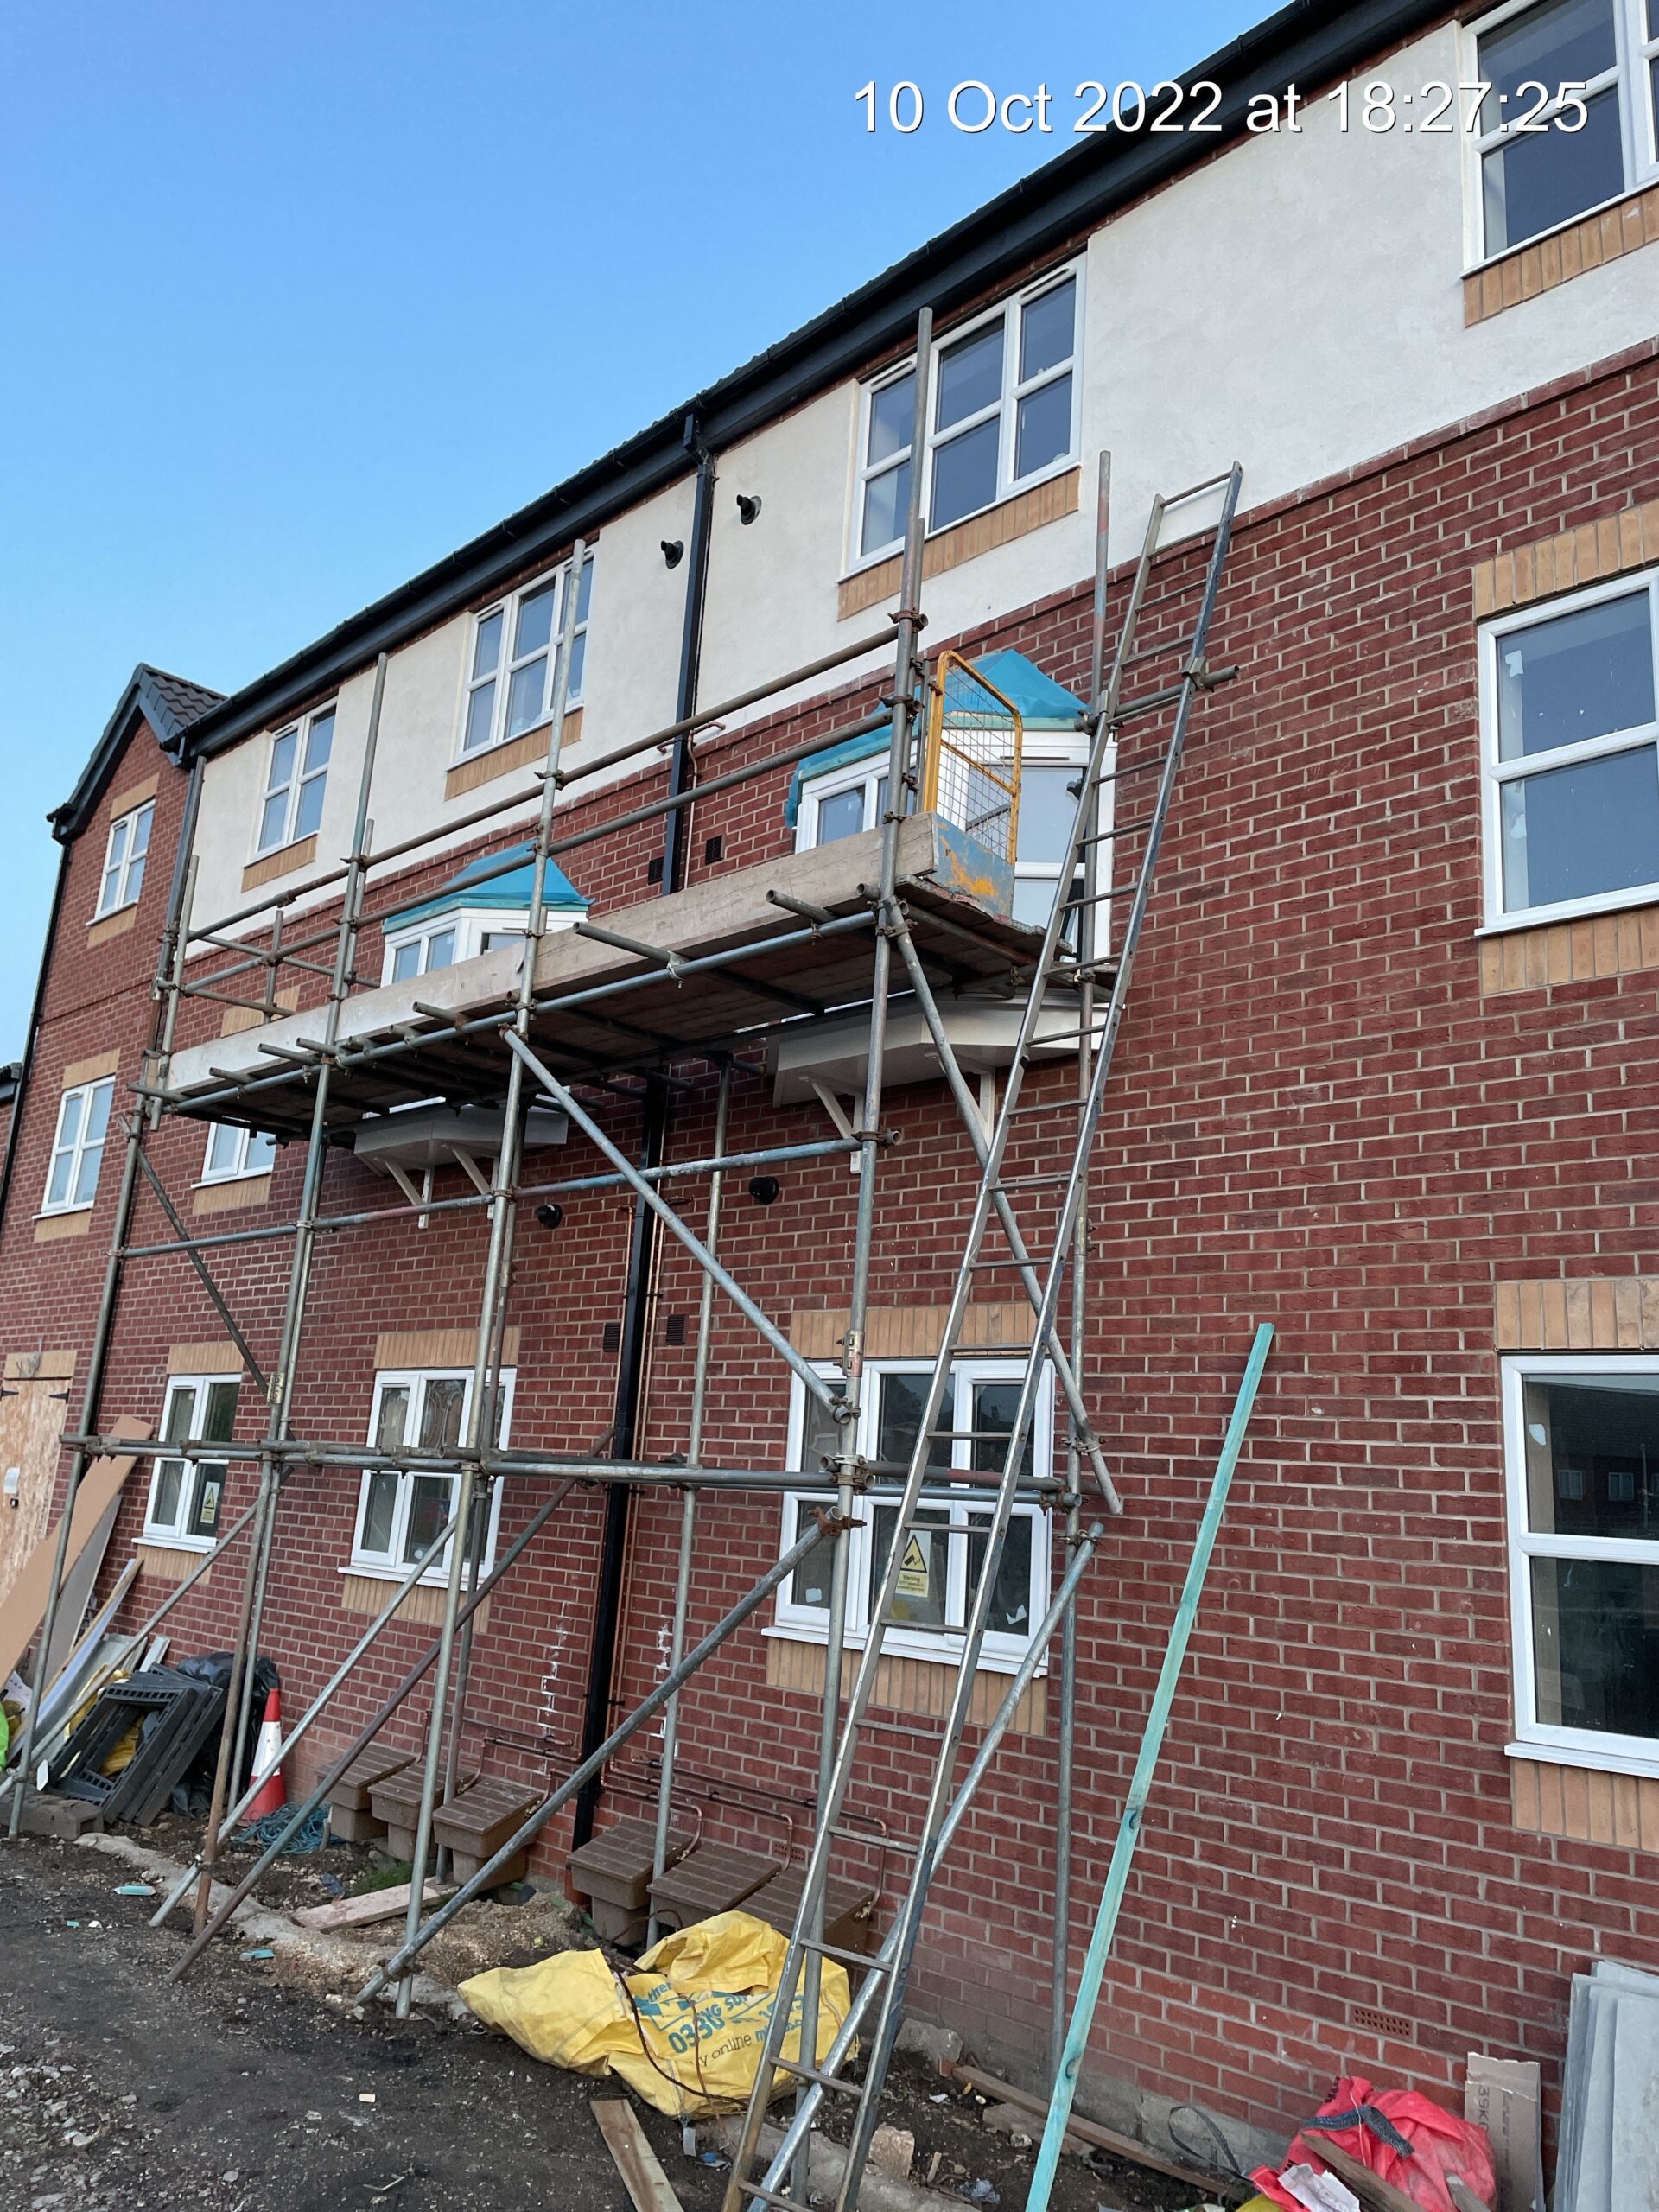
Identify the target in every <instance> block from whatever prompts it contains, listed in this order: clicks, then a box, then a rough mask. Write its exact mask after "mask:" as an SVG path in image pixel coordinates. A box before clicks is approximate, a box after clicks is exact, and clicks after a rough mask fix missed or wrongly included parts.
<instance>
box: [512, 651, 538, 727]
mask: <svg viewBox="0 0 1659 2212" xmlns="http://www.w3.org/2000/svg"><path fill="white" fill-rule="evenodd" d="M546 690H547V663H546V661H545V659H543V660H532V661H527V662H526V663H525V664H524V667H523V668H515V669H514V671H512V680H511V681H510V682H509V683H508V685H507V727H506V731H505V734H506V735H507V736H508V737H517V736H518V733H519V732H520V730H526V729H531V728H534V726H535V725H536V723H537V722H538V721H540V720H541V719H542V698H543V694H544V692H545V691H546Z"/></svg>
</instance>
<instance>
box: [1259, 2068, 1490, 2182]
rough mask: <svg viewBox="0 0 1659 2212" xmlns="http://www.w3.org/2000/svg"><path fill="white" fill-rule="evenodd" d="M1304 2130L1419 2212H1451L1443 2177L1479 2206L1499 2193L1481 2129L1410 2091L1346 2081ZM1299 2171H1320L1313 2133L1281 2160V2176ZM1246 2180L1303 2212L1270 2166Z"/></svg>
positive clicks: (1347, 2078)
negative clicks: (1458, 2180)
mask: <svg viewBox="0 0 1659 2212" xmlns="http://www.w3.org/2000/svg"><path fill="white" fill-rule="evenodd" d="M1306 2124H1307V2126H1309V2127H1317V2128H1322V2129H1323V2130H1325V2133H1327V2134H1329V2135H1330V2137H1331V2138H1332V2141H1333V2142H1335V2143H1337V2144H1338V2145H1340V2146H1341V2147H1342V2149H1343V2150H1344V2151H1346V2152H1347V2153H1348V2154H1349V2156H1350V2157H1351V2158H1357V2159H1358V2160H1359V2161H1360V2163H1361V2164H1363V2165H1367V2166H1369V2167H1370V2170H1371V2171H1372V2172H1373V2173H1374V2174H1380V2175H1381V2176H1382V2177H1383V2180H1384V2181H1391V2182H1392V2183H1394V2185H1395V2188H1396V2189H1402V2190H1404V2191H1405V2192H1406V2195H1407V2196H1408V2197H1410V2199H1411V2201H1412V2202H1413V2203H1414V2204H1419V2205H1421V2207H1422V2212H1457V2208H1456V2206H1455V2205H1454V2204H1453V2203H1452V2198H1451V2196H1450V2195H1449V2193H1448V2192H1447V2190H1446V2176H1447V2174H1449V2173H1450V2174H1457V2175H1459V2176H1460V2177H1462V2179H1463V2180H1464V2181H1465V2182H1466V2183H1468V2185H1469V2187H1470V2188H1471V2189H1472V2190H1474V2192H1475V2195H1476V2196H1478V2197H1479V2199H1480V2201H1481V2202H1482V2203H1483V2204H1490V2203H1491V2202H1492V2201H1493V2198H1494V2197H1495V2196H1496V2195H1497V2176H1496V2174H1495V2173H1494V2172H1493V2170H1492V2152H1491V2144H1490V2143H1488V2141H1487V2139H1486V2131H1485V2129H1484V2128H1483V2127H1477V2126H1475V2124H1474V2122H1473V2121H1472V2120H1459V2119H1458V2117H1457V2116H1456V2114H1455V2113H1449V2112H1447V2111H1446V2108H1445V2107H1444V2106H1442V2105H1437V2104H1436V2103H1435V2102H1434V2100H1433V2098H1432V2097H1426V2096H1423V2095H1422V2094H1421V2093H1420V2092H1419V2091H1418V2090H1416V2089H1377V2090H1373V2088H1371V2085H1370V2082H1366V2081H1363V2080H1361V2079H1360V2077H1359V2076H1358V2075H1344V2077H1343V2079H1342V2080H1341V2081H1340V2082H1338V2083H1337V2086H1336V2088H1334V2089H1332V2092H1331V2094H1330V2095H1329V2096H1328V2097H1327V2098H1326V2099H1325V2102H1324V2103H1323V2104H1322V2105H1321V2106H1320V2107H1319V2111H1318V2112H1317V2113H1315V2114H1314V2115H1313V2119H1312V2120H1309V2121H1308V2122H1307V2123H1306ZM1303 2165H1306V2166H1312V2167H1313V2170H1314V2171H1315V2172H1316V2173H1323V2172H1324V2171H1325V2160H1324V2159H1323V2158H1321V2157H1320V2156H1319V2137H1318V2136H1317V2135H1313V2136H1310V2135H1305V2134H1304V2135H1298V2136H1297V2138H1296V2139H1295V2141H1294V2143H1292V2145H1291V2146H1290V2148H1289V2150H1288V2151H1287V2152H1286V2153H1285V2155H1284V2157H1283V2158H1281V2161H1280V2171H1281V2172H1282V2171H1283V2170H1284V2168H1285V2167H1286V2166H1303ZM1250 2179H1251V2180H1252V2181H1253V2182H1254V2183H1255V2186H1256V2187H1257V2188H1258V2189H1259V2190H1261V2192H1262V2195H1263V2196H1270V2197H1271V2198H1272V2199H1273V2201H1274V2203H1275V2204H1282V2205H1283V2206H1284V2208H1285V2212H1303V2207H1302V2206H1301V2205H1300V2204H1299V2203H1298V2202H1297V2200H1296V2199H1295V2198H1294V2196H1292V2195H1291V2193H1290V2191H1289V2190H1287V2189H1286V2188H1285V2187H1284V2186H1283V2184H1282V2183H1281V2181H1280V2179H1279V2176H1278V2174H1277V2173H1275V2172H1274V2171H1273V2169H1272V2168H1271V2167H1269V2166H1260V2167H1258V2168H1257V2169H1256V2171H1255V2173H1253V2174H1252V2175H1251V2176H1250Z"/></svg>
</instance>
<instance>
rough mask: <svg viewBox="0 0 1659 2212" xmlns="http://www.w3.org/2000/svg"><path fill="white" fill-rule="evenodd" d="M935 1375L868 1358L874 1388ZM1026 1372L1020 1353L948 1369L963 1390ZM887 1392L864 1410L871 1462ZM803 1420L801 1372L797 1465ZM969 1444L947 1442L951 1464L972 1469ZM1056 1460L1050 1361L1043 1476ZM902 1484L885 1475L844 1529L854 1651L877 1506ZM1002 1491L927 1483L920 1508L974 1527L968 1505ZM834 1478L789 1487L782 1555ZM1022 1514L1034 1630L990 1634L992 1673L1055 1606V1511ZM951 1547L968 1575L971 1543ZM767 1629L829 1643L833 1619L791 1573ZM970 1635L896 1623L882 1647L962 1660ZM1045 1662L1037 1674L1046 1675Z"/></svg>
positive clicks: (864, 1622) (821, 1368) (1036, 1436)
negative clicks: (887, 1380) (891, 1379)
mask: <svg viewBox="0 0 1659 2212" xmlns="http://www.w3.org/2000/svg"><path fill="white" fill-rule="evenodd" d="M813 1368H814V1371H815V1372H816V1373H817V1374H819V1375H821V1376H823V1378H824V1379H825V1381H826V1382H831V1383H836V1382H840V1381H841V1380H842V1370H841V1368H840V1367H839V1365H837V1364H836V1362H834V1361H833V1360H818V1361H815V1362H814V1363H813ZM932 1371H933V1362H932V1361H931V1359H900V1358H890V1359H868V1360H866V1362H865V1363H864V1376H865V1380H866V1383H867V1384H869V1385H872V1386H874V1384H875V1383H876V1382H877V1381H878V1379H879V1378H880V1376H884V1375H916V1376H929V1375H931V1373H932ZM1024 1371H1025V1363H1024V1361H1022V1360H1020V1359H1006V1358H1005V1359H996V1358H979V1357H968V1358H960V1359H955V1360H953V1361H952V1362H951V1372H952V1375H953V1376H954V1378H955V1381H956V1384H957V1389H958V1390H962V1389H967V1390H969V1391H971V1389H972V1388H973V1386H974V1384H975V1383H1018V1381H1019V1379H1020V1376H1022V1375H1023V1373H1024ZM879 1420H880V1390H879V1389H877V1388H875V1387H869V1388H867V1389H866V1390H865V1393H864V1402H863V1404H862V1406H861V1408H860V1416H859V1440H858V1449H859V1450H860V1451H861V1452H864V1453H865V1454H866V1455H867V1456H868V1457H871V1458H874V1446H875V1437H876V1432H877V1424H878V1421H879ZM805 1425H806V1388H805V1385H804V1383H802V1382H801V1380H800V1378H799V1377H798V1376H791V1378H790V1401H789V1430H788V1444H789V1462H788V1464H789V1465H790V1466H791V1468H795V1467H798V1464H799V1461H800V1459H801V1456H802V1447H803V1439H804V1434H805ZM950 1425H951V1427H953V1428H962V1427H964V1426H967V1425H968V1424H965V1423H964V1422H963V1421H962V1420H961V1419H960V1418H959V1417H958V1416H957V1413H956V1411H955V1409H954V1408H953V1410H952V1415H951V1424H950ZM971 1448H972V1447H971V1446H969V1445H968V1444H966V1443H963V1442H960V1441H958V1442H955V1443H953V1444H952V1445H951V1446H950V1455H951V1462H952V1465H955V1466H963V1467H965V1466H966V1465H967V1464H968V1455H969V1452H970V1450H971ZM1053 1462H1054V1374H1053V1370H1052V1367H1051V1366H1050V1365H1049V1364H1048V1363H1046V1362H1045V1363H1044V1367H1043V1374H1042V1380H1041V1384H1040V1387H1039V1395H1038V1400H1037V1408H1036V1413H1035V1415H1034V1417H1033V1424H1032V1466H1033V1472H1034V1473H1035V1475H1036V1476H1037V1477H1038V1478H1039V1479H1044V1478H1047V1477H1048V1476H1049V1475H1051V1474H1052V1471H1053ZM900 1487H901V1486H900V1485H899V1484H898V1483H896V1482H891V1481H884V1482H880V1483H876V1484H872V1486H871V1488H870V1489H869V1491H868V1492H867V1493H866V1494H865V1497H866V1501H867V1504H868V1510H862V1511H861V1515H860V1522H861V1525H860V1526H858V1527H856V1528H854V1529H849V1531H848V1532H847V1535H846V1538H845V1541H846V1542H847V1544H848V1545H849V1554H848V1561H847V1572H848V1605H847V1643H848V1646H849V1649H853V1650H862V1649H863V1648H864V1646H865V1644H866V1643H868V1639H869V1606H870V1597H871V1567H872V1564H873V1558H874V1533H875V1509H876V1508H877V1507H878V1506H881V1505H889V1504H892V1503H893V1502H894V1501H895V1500H896V1499H897V1497H899V1491H900ZM834 1497H835V1489H834V1485H833V1484H824V1483H822V1482H819V1483H813V1482H810V1481H809V1480H806V1479H803V1481H802V1483H801V1484H800V1487H799V1488H798V1489H791V1490H789V1491H785V1493H784V1500H783V1525H782V1531H781V1538H780V1543H779V1551H780V1553H781V1552H783V1551H785V1550H787V1549H788V1548H789V1547H790V1545H791V1544H792V1543H793V1542H794V1541H795V1527H796V1521H797V1516H798V1512H799V1510H800V1508H801V1507H802V1506H804V1505H806V1506H810V1505H822V1504H824V1503H831V1502H833V1500H834ZM993 1497H995V1491H992V1490H989V1489H987V1488H985V1487H984V1486H982V1485H976V1486H975V1487H974V1488H972V1489H969V1488H967V1487H965V1486H963V1487H959V1488H956V1489H953V1488H952V1487H951V1485H950V1484H948V1483H945V1482H938V1481H929V1482H928V1483H926V1484H925V1485H924V1487H923V1490H922V1492H921V1497H920V1498H919V1500H918V1503H920V1504H921V1505H923V1506H931V1505H941V1506H943V1505H949V1506H950V1507H951V1508H952V1515H951V1523H950V1525H951V1527H952V1529H956V1528H957V1527H959V1526H965V1527H969V1528H971V1526H972V1522H973V1520H974V1519H975V1518H976V1516H975V1515H974V1514H973V1513H971V1512H970V1511H969V1508H970V1507H971V1506H973V1505H974V1504H975V1503H976V1501H977V1503H978V1506H979V1512H980V1516H982V1515H983V1514H984V1513H985V1512H987V1511H988V1510H989V1508H990V1503H991V1501H992V1499H993ZM1014 1516H1015V1517H1017V1518H1022V1519H1027V1520H1029V1521H1030V1522H1032V1523H1033V1528H1032V1533H1031V1587H1030V1591H1029V1593H1028V1595H1027V1618H1028V1620H1029V1624H1030V1633H1028V1634H1027V1635H1025V1636H1022V1637H1020V1636H1010V1635H1008V1634H1007V1632H1006V1631H1004V1630H995V1631H992V1630H988V1631H987V1634H986V1636H985V1639H984V1642H983V1643H982V1647H981V1650H980V1657H979V1664H980V1667H981V1668H982V1669H983V1670H985V1671H987V1672H989V1673H994V1674H1012V1673H1014V1670H1015V1669H1017V1668H1018V1667H1019V1666H1020V1664H1021V1663H1022V1662H1023V1661H1024V1659H1025V1657H1026V1655H1027V1652H1028V1651H1029V1650H1030V1649H1031V1641H1032V1635H1033V1634H1034V1633H1035V1630H1036V1628H1037V1624H1039V1622H1040V1621H1041V1619H1042V1618H1043V1616H1044V1614H1045V1613H1046V1611H1047V1610H1048V1605H1049V1600H1050V1597H1051V1595H1052V1586H1053V1560H1052V1553H1053V1515H1052V1511H1051V1510H1049V1509H1048V1508H1047V1507H1046V1506H1043V1505H1037V1504H1020V1505H1016V1506H1015V1507H1014ZM953 1552H954V1553H956V1554H957V1555H959V1556H960V1558H961V1559H962V1560H963V1572H964V1573H965V1561H966V1557H967V1547H966V1546H965V1545H957V1546H953ZM951 1580H952V1584H953V1586H954V1584H955V1582H956V1580H957V1573H956V1570H955V1568H954V1567H953V1570H952V1574H951ZM766 1634H767V1635H768V1636H777V1637H786V1638H788V1639H790V1640H791V1641H793V1642H796V1643H818V1644H822V1643H825V1642H826V1641H827V1638H828V1634H829V1630H828V1617H827V1615H826V1613H825V1611H824V1609H823V1607H822V1606H820V1605H798V1604H796V1602H795V1600H794V1595H793V1588H792V1578H791V1581H788V1582H785V1584H784V1585H783V1586H782V1587H781V1588H780V1589H779V1592H778V1596H777V1599H776V1600H775V1603H774V1605H773V1615H772V1621H771V1622H770V1623H769V1624H768V1625H767V1627H766ZM962 1648H963V1639H962V1637H960V1636H959V1635H957V1634H943V1633H940V1632H938V1631H937V1630H932V1629H918V1628H902V1627H892V1628H889V1629H888V1630H887V1635H886V1637H885V1638H884V1639H883V1649H886V1650H887V1651H890V1652H893V1653H894V1654H895V1655H899V1656H905V1657H908V1658H916V1659H926V1660H931V1661H934V1662H944V1663H946V1664H949V1665H952V1666H954V1665H955V1664H956V1662H957V1661H958V1660H959V1659H960V1657H961V1656H962ZM1046 1664H1047V1662H1046V1659H1045V1661H1044V1662H1042V1664H1041V1666H1039V1673H1041V1672H1046Z"/></svg>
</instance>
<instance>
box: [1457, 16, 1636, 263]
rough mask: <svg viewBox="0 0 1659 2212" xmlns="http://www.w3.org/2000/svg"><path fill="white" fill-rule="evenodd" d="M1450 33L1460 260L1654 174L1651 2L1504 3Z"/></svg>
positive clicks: (1554, 225) (1543, 227)
mask: <svg viewBox="0 0 1659 2212" xmlns="http://www.w3.org/2000/svg"><path fill="white" fill-rule="evenodd" d="M1462 36H1463V41H1464V57H1463V62H1462V65H1461V67H1460V69H1459V75H1460V76H1461V77H1462V78H1463V79H1464V80H1465V83H1466V84H1467V85H1468V86H1470V87H1471V89H1470V91H1468V92H1459V95H1458V98H1459V100H1460V101H1461V103H1462V119H1463V124H1464V126H1465V127H1464V145H1465V149H1466V159H1467V162H1468V186H1469V189H1468V194H1467V205H1468V211H1469V213H1468V224H1469V240H1468V244H1469V257H1470V259H1471V262H1479V261H1483V260H1490V259H1491V258H1492V257H1494V256H1495V255H1497V254H1502V253H1507V252H1508V251H1510V249H1511V248H1513V247H1515V246H1517V245H1523V244H1524V243H1525V242H1526V241H1527V240H1528V239H1529V238H1541V237H1543V236H1545V235H1546V234H1547V233H1548V232H1551V231H1554V230H1559V229H1560V228H1561V227H1562V226H1564V225H1566V224H1568V223H1573V222H1576V221H1578V219H1580V216H1583V215H1586V214H1588V213H1591V212H1592V210H1593V209H1595V208H1597V207H1605V205H1606V204H1607V203H1608V201H1610V200H1617V199H1618V198H1619V197H1620V196H1621V195H1622V194H1624V193H1626V192H1631V191H1634V190H1635V189H1636V188H1637V187H1638V186H1640V185H1642V184H1643V183H1645V182H1648V181H1650V180H1651V179H1652V178H1654V177H1655V176H1656V175H1659V152H1656V137H1655V131H1656V116H1659V97H1656V81H1659V0H1510V4H1509V5H1508V6H1505V7H1502V8H1497V9H1494V10H1493V11H1492V12H1491V15H1489V16H1484V17H1483V18H1482V19H1481V20H1480V21H1479V22H1477V23H1473V24H1471V25H1470V26H1469V27H1468V28H1467V29H1465V31H1464V33H1463V34H1462ZM1477 88H1478V89H1477ZM1477 99H1478V106H1476V105H1475V102H1476V100H1477ZM1446 120H1447V122H1448V123H1450V122H1451V121H1452V116H1451V115H1448V117H1447V118H1446Z"/></svg>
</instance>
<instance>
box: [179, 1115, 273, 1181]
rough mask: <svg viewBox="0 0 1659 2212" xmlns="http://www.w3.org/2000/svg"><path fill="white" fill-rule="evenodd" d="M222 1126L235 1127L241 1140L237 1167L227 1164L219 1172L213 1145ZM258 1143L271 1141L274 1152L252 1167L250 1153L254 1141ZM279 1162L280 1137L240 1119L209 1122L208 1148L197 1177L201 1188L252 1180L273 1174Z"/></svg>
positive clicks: (237, 1150) (224, 1127) (237, 1155)
mask: <svg viewBox="0 0 1659 2212" xmlns="http://www.w3.org/2000/svg"><path fill="white" fill-rule="evenodd" d="M221 1129H232V1130H234V1131H235V1133H236V1135H237V1137H238V1145H237V1148H236V1166H234V1167H225V1168H220V1169H219V1170H217V1171H215V1169H214V1166H213V1145H214V1141H215V1140H216V1139H217V1137H218V1135H219V1131H220V1130H221ZM258 1142H263V1143H264V1144H268V1145H269V1146H270V1154H269V1155H268V1156H267V1157H266V1158H265V1159H264V1160H261V1161H260V1162H259V1163H258V1164H257V1166H251V1165H250V1164H249V1159H248V1154H249V1153H250V1151H251V1148H252V1147H253V1146H254V1144H256V1143H258ZM276 1165H277V1140H276V1138H275V1137H273V1136H271V1135H270V1134H269V1133H268V1132H267V1131H265V1130H264V1129H250V1128H244V1127H243V1126H242V1125H241V1123H240V1122H210V1123H209V1125H208V1129H207V1147H206V1149H205V1150H204V1152H203V1154H202V1156H201V1173H200V1176H199V1177H198V1179H197V1183H198V1187H201V1186H202V1185H207V1184H210V1183H211V1184H214V1185H218V1184H219V1183H244V1182H252V1181H254V1180H255V1179H257V1178H258V1177H259V1176H262V1175H269V1174H270V1171H271V1169H272V1168H273V1167H274V1166H276Z"/></svg>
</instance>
